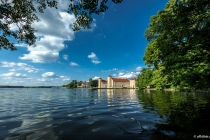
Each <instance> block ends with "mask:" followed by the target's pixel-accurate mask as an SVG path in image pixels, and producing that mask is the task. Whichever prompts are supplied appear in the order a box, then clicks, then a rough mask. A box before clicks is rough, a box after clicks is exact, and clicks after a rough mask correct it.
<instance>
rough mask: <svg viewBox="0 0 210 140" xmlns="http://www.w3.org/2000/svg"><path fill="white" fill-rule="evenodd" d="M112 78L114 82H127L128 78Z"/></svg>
mask: <svg viewBox="0 0 210 140" xmlns="http://www.w3.org/2000/svg"><path fill="white" fill-rule="evenodd" d="M112 80H113V81H114V82H129V80H128V79H124V78H112Z"/></svg>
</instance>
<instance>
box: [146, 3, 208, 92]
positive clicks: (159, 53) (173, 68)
mask: <svg viewBox="0 0 210 140" xmlns="http://www.w3.org/2000/svg"><path fill="white" fill-rule="evenodd" d="M209 36H210V1H209V0H169V2H168V3H167V4H166V7H165V9H164V10H161V11H159V12H158V14H157V15H154V16H152V17H151V19H150V24H149V28H148V29H147V30H146V32H145V37H146V39H147V40H148V41H149V44H148V46H147V48H146V50H145V55H144V57H143V60H144V61H145V63H146V65H148V66H155V67H156V68H157V67H158V64H161V66H163V67H164V70H163V74H164V75H165V76H166V77H167V81H168V82H169V83H171V84H172V85H173V86H176V87H178V88H184V87H187V88H190V89H209V88H210V84H209V83H210V51H209V46H210V38H209Z"/></svg>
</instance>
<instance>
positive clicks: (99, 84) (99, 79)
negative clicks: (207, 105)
mask: <svg viewBox="0 0 210 140" xmlns="http://www.w3.org/2000/svg"><path fill="white" fill-rule="evenodd" d="M101 81H102V79H101V78H98V88H101Z"/></svg>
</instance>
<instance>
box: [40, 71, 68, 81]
mask: <svg viewBox="0 0 210 140" xmlns="http://www.w3.org/2000/svg"><path fill="white" fill-rule="evenodd" d="M42 77H43V78H42V79H41V81H46V80H49V78H51V81H52V80H53V79H54V78H56V79H61V80H63V81H69V80H70V79H71V78H69V77H67V76H58V75H56V74H55V73H54V72H45V73H43V74H42ZM44 78H48V79H44ZM39 81H40V80H39Z"/></svg>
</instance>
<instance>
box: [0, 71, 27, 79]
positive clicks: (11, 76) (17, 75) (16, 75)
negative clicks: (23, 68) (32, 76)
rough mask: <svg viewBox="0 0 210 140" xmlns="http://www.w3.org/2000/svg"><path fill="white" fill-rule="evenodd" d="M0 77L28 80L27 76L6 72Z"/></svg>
mask: <svg viewBox="0 0 210 140" xmlns="http://www.w3.org/2000/svg"><path fill="white" fill-rule="evenodd" d="M0 76H2V77H5V78H13V77H14V78H28V76H27V74H21V73H16V72H8V73H5V74H1V75H0Z"/></svg>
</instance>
